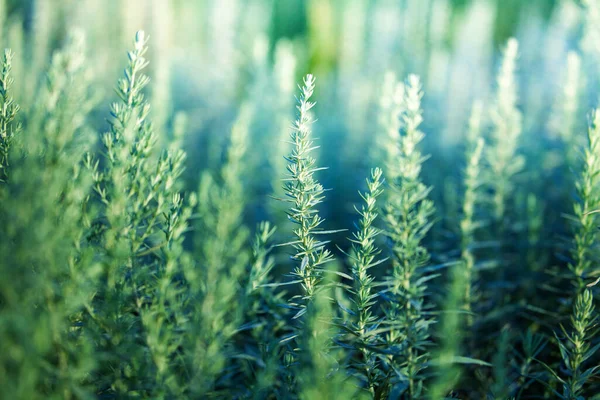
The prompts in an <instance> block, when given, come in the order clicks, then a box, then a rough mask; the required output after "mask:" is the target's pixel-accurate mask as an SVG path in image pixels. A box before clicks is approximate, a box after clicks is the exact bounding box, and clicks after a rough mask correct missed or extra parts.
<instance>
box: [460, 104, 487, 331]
mask: <svg viewBox="0 0 600 400" xmlns="http://www.w3.org/2000/svg"><path fill="white" fill-rule="evenodd" d="M481 114H482V106H481V104H480V103H476V104H475V105H474V106H473V110H472V113H471V118H470V120H469V134H468V138H467V140H468V143H467V146H468V148H467V154H466V157H467V168H466V170H465V177H464V185H465V198H464V202H463V209H462V211H463V213H462V214H463V217H462V220H461V221H460V233H461V255H460V259H461V263H462V268H464V274H465V279H464V283H465V294H464V310H465V311H466V312H467V313H468V315H467V325H468V326H471V325H472V324H473V316H472V314H471V304H472V301H473V300H472V297H473V293H472V288H473V283H474V278H475V277H474V268H475V255H474V254H473V250H472V246H473V244H474V243H475V236H474V234H475V230H476V229H477V227H478V222H477V221H476V211H477V206H478V203H480V202H481V195H480V193H479V190H480V189H481V185H482V179H481V176H480V174H481V170H482V168H481V156H482V153H483V147H484V142H483V138H482V137H481V136H480V134H481Z"/></svg>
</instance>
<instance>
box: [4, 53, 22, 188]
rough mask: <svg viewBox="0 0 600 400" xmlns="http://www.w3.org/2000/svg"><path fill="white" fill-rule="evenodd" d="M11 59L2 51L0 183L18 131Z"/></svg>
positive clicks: (5, 178) (10, 56)
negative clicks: (15, 121) (12, 88)
mask: <svg viewBox="0 0 600 400" xmlns="http://www.w3.org/2000/svg"><path fill="white" fill-rule="evenodd" d="M12 58H13V53H12V51H11V50H10V49H6V50H4V57H3V58H2V70H1V71H0V183H1V182H5V181H6V180H7V178H8V161H9V151H10V147H11V144H12V141H13V138H14V136H15V134H16V133H18V131H19V130H20V125H19V124H15V123H14V120H15V118H16V116H17V113H18V112H19V109H20V107H19V105H18V104H17V103H16V102H15V100H14V98H13V95H12V90H11V87H12V85H13V83H14V79H13V77H12V74H11V71H12Z"/></svg>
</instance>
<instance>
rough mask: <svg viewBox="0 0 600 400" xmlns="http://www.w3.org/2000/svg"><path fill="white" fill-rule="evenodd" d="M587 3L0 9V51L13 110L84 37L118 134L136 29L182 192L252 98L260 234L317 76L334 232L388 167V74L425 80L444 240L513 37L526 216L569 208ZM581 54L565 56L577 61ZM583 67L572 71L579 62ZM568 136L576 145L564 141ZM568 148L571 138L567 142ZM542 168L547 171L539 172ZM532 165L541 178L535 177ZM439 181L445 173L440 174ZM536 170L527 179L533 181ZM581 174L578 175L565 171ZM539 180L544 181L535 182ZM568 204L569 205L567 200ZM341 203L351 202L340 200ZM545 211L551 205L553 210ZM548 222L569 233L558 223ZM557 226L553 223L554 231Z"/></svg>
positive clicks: (595, 14)
mask: <svg viewBox="0 0 600 400" xmlns="http://www.w3.org/2000/svg"><path fill="white" fill-rule="evenodd" d="M591 4H596V3H594V2H593V1H591V0H584V1H582V2H578V1H575V0H563V1H560V0H528V1H523V0H2V1H0V18H1V19H0V24H1V26H2V30H1V32H0V35H1V37H0V42H1V43H2V44H3V45H4V46H5V47H11V48H12V49H13V50H14V51H15V53H16V59H15V61H14V63H15V66H14V70H15V78H16V84H15V85H16V86H15V87H16V90H17V100H18V101H19V102H20V103H21V104H22V105H23V107H31V106H32V105H33V104H34V103H35V98H36V95H35V94H36V92H37V90H38V89H39V87H40V86H41V85H44V71H45V70H46V67H47V65H48V64H49V62H50V60H51V57H52V53H53V51H54V50H55V49H57V48H60V47H61V46H62V45H63V43H64V40H65V37H66V35H68V33H69V32H70V31H72V30H79V31H81V32H83V33H84V34H85V36H86V41H87V48H88V50H87V54H88V63H89V65H90V66H91V69H92V72H91V74H90V76H91V79H93V80H94V82H95V83H94V84H95V87H97V88H98V89H97V90H98V95H99V96H101V98H102V99H103V101H101V102H100V103H99V106H98V107H97V109H96V110H95V111H94V113H93V116H94V118H93V121H92V125H93V127H94V129H95V130H97V131H98V132H99V133H100V132H103V131H104V130H106V129H107V124H106V120H105V118H106V115H107V112H108V105H109V102H110V101H113V99H114V97H115V96H114V92H113V91H112V90H111V88H112V87H114V84H115V82H116V80H117V78H118V77H119V76H120V75H121V73H122V68H123V66H124V65H125V62H126V50H127V49H129V48H131V46H132V40H133V36H134V33H135V32H136V31H137V30H138V29H144V30H145V31H147V32H148V34H149V37H150V42H149V46H150V52H149V54H148V58H149V60H150V66H149V75H150V77H151V79H152V82H151V84H150V86H149V89H148V96H149V98H150V99H151V103H152V111H151V117H152V119H153V121H154V124H155V127H156V130H157V132H158V133H159V137H160V138H161V139H160V140H161V141H162V142H164V143H167V142H168V141H169V140H171V139H172V138H173V136H174V135H176V134H181V135H183V137H184V139H183V140H184V142H185V150H186V152H187V153H188V165H187V172H186V182H187V185H188V189H189V190H195V189H196V188H197V187H198V182H199V178H200V175H201V171H211V170H218V168H220V166H221V165H222V163H223V159H224V157H225V154H226V148H227V143H228V140H229V134H230V129H231V126H232V124H233V123H234V121H235V119H236V117H237V115H238V111H239V110H240V106H241V105H242V104H251V105H252V106H253V110H254V115H253V117H252V123H251V126H250V135H251V137H252V139H251V140H250V145H249V149H248V153H247V158H248V160H247V162H248V166H249V167H248V169H247V171H246V173H247V175H248V176H247V177H246V184H247V193H248V207H247V208H248V213H247V219H248V221H247V222H248V223H249V225H250V226H253V224H254V223H255V222H256V221H258V220H261V219H264V218H272V219H278V218H280V217H281V216H279V217H278V216H277V215H280V214H275V215H273V209H274V208H275V209H276V208H277V207H276V206H272V205H270V204H266V203H268V201H266V200H265V199H266V198H268V195H269V194H273V193H278V191H280V188H279V187H280V186H281V183H280V179H281V178H282V177H283V176H284V175H285V161H284V159H283V156H284V155H285V154H286V153H287V152H288V151H289V149H288V147H287V144H286V143H285V139H286V138H287V137H288V135H289V129H288V128H289V126H290V123H291V121H293V118H294V101H295V100H294V95H295V93H296V85H297V83H298V82H299V81H300V79H301V77H302V76H303V75H304V74H306V73H309V72H310V73H313V74H314V75H316V77H317V91H316V96H315V98H316V101H317V103H318V104H317V107H316V108H315V113H316V116H317V118H318V122H317V124H316V126H315V132H316V136H317V137H318V138H319V145H320V146H321V148H320V150H319V152H320V153H319V165H323V166H327V167H328V168H329V169H328V170H327V171H326V172H322V173H320V179H321V180H322V181H323V183H324V185H325V186H326V187H328V188H333V190H332V191H331V192H328V196H327V199H328V202H327V203H326V204H325V205H324V207H323V210H322V212H323V214H324V216H325V217H326V218H328V220H329V221H330V222H328V223H330V225H331V226H332V227H345V228H350V227H351V225H352V222H351V221H352V220H353V218H354V214H353V208H352V204H354V202H355V201H356V200H358V195H357V190H359V189H362V188H363V185H364V177H366V176H367V174H368V171H369V169H370V168H372V167H374V166H377V163H378V159H377V148H378V145H377V143H378V141H379V137H380V131H381V129H380V125H379V122H378V110H379V108H380V106H381V105H380V104H379V103H380V98H381V94H382V92H383V90H384V86H385V77H386V74H387V73H389V72H393V73H395V74H396V75H397V76H398V77H400V79H403V78H404V77H406V76H407V75H408V74H410V73H414V74H417V75H419V76H420V77H421V80H422V82H423V89H424V92H425V96H424V99H423V108H424V119H425V122H424V124H423V130H424V132H425V133H426V135H427V136H426V139H425V141H424V143H423V146H424V149H423V152H424V153H425V154H429V155H431V158H430V160H429V161H427V163H426V167H425V169H424V171H423V174H424V177H425V180H426V183H427V184H428V185H432V186H433V188H434V189H433V193H432V196H433V198H434V200H435V201H436V204H437V208H438V210H439V215H440V216H443V217H441V223H440V224H437V227H436V230H437V231H436V232H437V234H440V235H446V234H447V232H446V230H452V229H453V226H455V224H454V223H452V222H451V221H453V218H454V216H455V214H456V212H457V210H458V207H459V201H458V197H459V196H458V195H457V193H458V192H457V191H458V190H459V187H460V185H461V179H462V170H463V164H464V160H463V154H464V152H463V150H464V149H463V143H464V141H463V139H464V137H465V134H466V133H465V132H466V130H467V129H466V128H467V123H468V118H469V113H470V110H471V107H472V105H473V102H474V101H476V100H477V101H482V102H483V106H484V108H487V107H489V106H490V105H491V104H492V102H493V96H494V92H495V88H496V83H495V76H496V73H497V70H498V66H499V62H500V59H501V55H502V50H503V48H504V46H505V43H506V41H507V39H508V38H509V37H515V38H517V39H518V40H519V42H520V52H519V59H518V77H519V107H520V109H521V110H522V112H523V114H524V121H523V123H524V134H523V136H522V142H521V143H520V145H519V148H520V150H519V151H520V153H522V155H523V156H524V157H525V158H526V160H527V161H526V163H527V165H529V166H536V168H525V171H526V172H525V174H523V175H522V177H521V179H522V182H529V183H528V184H527V186H526V187H523V188H522V189H523V190H522V193H521V194H520V196H517V198H520V199H522V200H523V203H522V204H521V205H518V204H515V209H514V212H515V213H519V212H526V208H527V207H526V204H525V199H527V198H528V197H530V195H534V196H535V197H536V198H539V199H540V201H543V202H548V204H552V207H551V209H553V210H554V211H560V210H563V209H564V210H570V209H571V203H570V202H567V203H564V204H563V203H556V204H554V203H553V202H555V201H558V200H557V199H564V196H563V194H561V193H558V192H556V193H555V192H554V189H553V188H555V186H556V182H557V179H559V178H557V176H556V171H557V170H556V168H557V166H560V165H561V157H562V153H561V151H562V150H561V149H560V148H559V147H557V139H558V138H560V137H561V135H563V136H564V132H563V131H562V130H561V127H560V123H557V121H556V120H557V118H560V115H562V114H561V112H562V111H561V110H562V108H561V107H562V104H563V99H564V97H565V95H566V94H565V93H566V92H565V84H566V82H567V81H568V79H571V83H570V84H572V83H573V80H575V85H576V89H577V90H576V94H575V96H576V97H577V102H576V109H575V110H574V111H573V116H574V117H573V119H574V122H573V128H572V131H573V132H577V133H579V134H578V135H575V136H574V139H573V142H571V141H570V140H571V139H569V141H568V146H573V145H577V144H578V143H579V144H580V143H582V141H583V140H584V139H585V135H584V133H585V127H586V124H587V119H586V115H587V114H588V112H589V110H590V109H591V107H592V106H594V105H595V104H596V103H597V100H598V91H597V90H596V88H598V85H597V83H598V77H599V76H600V73H598V71H600V67H599V63H598V54H599V53H600V52H599V51H598V47H599V46H600V40H597V39H598V38H600V33H599V30H600V28H598V26H600V23H598V22H600V17H599V14H600V12H599V11H598V6H597V4H596V5H595V6H592V5H591ZM569 55H570V56H571V57H570V56H569ZM569 59H571V60H574V59H576V60H577V62H572V63H571V64H569V63H568V60H569ZM565 140H566V139H565ZM565 143H566V142H565ZM537 166H543V168H537ZM528 171H531V172H528ZM441 172H443V173H441ZM528 174H529V175H528ZM569 179H570V177H569ZM531 182H534V184H533V185H532V184H531ZM561 196H563V197H561ZM333 204H336V205H339V204H343V205H344V206H343V207H339V206H335V207H334V206H332V205H333ZM544 209H546V210H547V209H549V208H544ZM548 218H549V219H548V221H549V223H550V224H552V223H556V224H557V226H555V227H553V228H552V229H556V230H558V231H559V232H560V231H561V230H562V223H561V222H560V221H559V218H558V217H556V216H554V213H553V214H552V215H548ZM553 221H554V222H553Z"/></svg>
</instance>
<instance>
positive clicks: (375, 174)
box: [348, 168, 384, 394]
mask: <svg viewBox="0 0 600 400" xmlns="http://www.w3.org/2000/svg"><path fill="white" fill-rule="evenodd" d="M383 183H384V179H383V170H382V169H380V168H375V169H373V170H372V171H371V176H370V177H369V178H368V179H367V191H366V192H365V193H360V196H361V197H362V199H363V200H364V204H363V205H362V207H361V208H360V209H358V208H356V207H355V209H356V212H357V213H358V214H359V215H360V220H359V222H358V225H357V231H356V232H354V233H353V234H352V238H351V239H350V241H351V242H352V250H351V252H350V254H349V256H348V259H349V262H350V265H351V272H352V278H353V290H352V293H351V296H352V297H351V299H352V303H353V307H352V308H353V309H352V312H353V315H354V321H353V324H352V327H351V329H352V330H353V337H354V338H355V346H354V347H355V348H356V349H357V350H358V351H359V352H360V354H361V356H362V359H361V361H360V362H359V363H358V364H357V365H356V366H355V368H356V369H357V370H359V371H360V372H361V373H362V375H363V377H364V379H365V380H366V382H367V385H368V389H369V391H370V392H371V393H372V394H374V393H375V390H376V385H377V359H376V357H374V356H373V354H372V352H371V351H370V350H368V348H367V347H368V346H369V345H371V346H372V345H374V344H375V343H376V341H377V335H376V334H374V333H373V329H375V328H376V327H377V326H378V321H379V318H378V317H377V316H376V315H375V313H374V312H373V311H372V307H373V306H374V305H375V303H376V301H377V300H376V299H377V296H378V294H377V293H375V292H374V286H375V285H374V283H375V278H374V277H373V276H371V275H370V274H369V269H371V268H372V267H375V266H377V265H379V264H381V262H382V260H377V259H376V258H377V256H378V255H379V254H380V253H381V251H380V250H379V249H378V248H377V245H376V244H375V240H376V238H377V236H378V235H379V234H380V233H381V231H380V230H379V229H377V228H376V227H375V226H373V224H374V222H375V220H376V219H377V217H378V210H377V198H379V197H380V196H381V195H382V194H383V188H382V186H383Z"/></svg>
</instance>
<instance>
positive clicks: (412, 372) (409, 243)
mask: <svg viewBox="0 0 600 400" xmlns="http://www.w3.org/2000/svg"><path fill="white" fill-rule="evenodd" d="M396 90H397V93H398V95H397V96H398V99H397V100H396V101H400V107H401V110H402V112H401V114H400V121H401V130H400V131H399V135H400V134H401V136H400V137H399V139H398V141H397V142H391V143H389V144H388V146H389V147H390V148H393V149H397V150H394V151H397V154H398V155H397V156H396V157H390V158H391V159H388V160H389V163H388V164H386V168H387V170H388V176H389V178H388V180H389V182H390V185H391V189H390V191H389V195H388V202H387V204H386V206H385V214H384V215H385V216H384V219H385V222H386V224H387V229H386V231H385V234H386V235H387V236H388V237H389V240H390V242H391V246H392V253H393V257H392V265H393V268H392V271H391V274H390V276H389V278H388V279H389V286H390V288H389V292H390V293H389V300H388V305H387V310H386V316H387V318H388V320H389V323H390V324H392V329H391V330H390V332H389V334H388V337H387V340H388V343H389V344H390V345H395V346H398V348H399V350H398V351H399V354H397V355H394V356H393V357H392V360H391V362H392V363H393V364H394V365H396V366H397V368H398V371H400V377H399V379H400V380H401V382H402V381H405V383H406V389H405V390H406V393H407V396H408V398H418V397H420V396H422V395H423V382H424V376H423V370H424V369H425V366H426V363H427V359H428V358H429V352H428V351H427V350H426V348H427V346H428V344H429V343H430V334H429V325H430V324H431V323H432V322H433V321H432V320H431V318H430V317H429V316H428V313H429V303H428V302H427V300H426V296H427V285H426V282H427V281H428V280H430V279H431V278H433V277H434V276H435V275H431V276H425V275H424V272H423V269H424V267H425V266H427V264H428V262H429V254H428V252H427V250H426V249H425V247H423V245H422V241H423V239H424V238H425V235H426V234H427V232H428V231H429V229H430V228H431V224H432V222H431V221H430V218H431V217H432V216H433V213H434V205H433V202H432V201H431V200H429V199H428V198H427V196H428V194H429V192H430V189H429V188H428V187H427V186H426V185H425V184H423V182H422V181H421V178H420V172H421V164H422V162H423V160H424V158H423V156H422V155H421V153H420V152H419V150H418V149H417V146H418V144H419V142H420V141H421V140H422V139H423V137H424V134H423V132H421V131H420V130H419V125H420V124H421V122H422V121H423V118H422V116H421V113H422V111H421V97H422V96H423V93H422V91H421V83H420V81H419V78H418V77H417V76H415V75H411V76H409V77H408V81H407V84H406V85H404V84H399V85H398V86H397V89H396ZM402 383H403V384H404V382H402Z"/></svg>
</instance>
